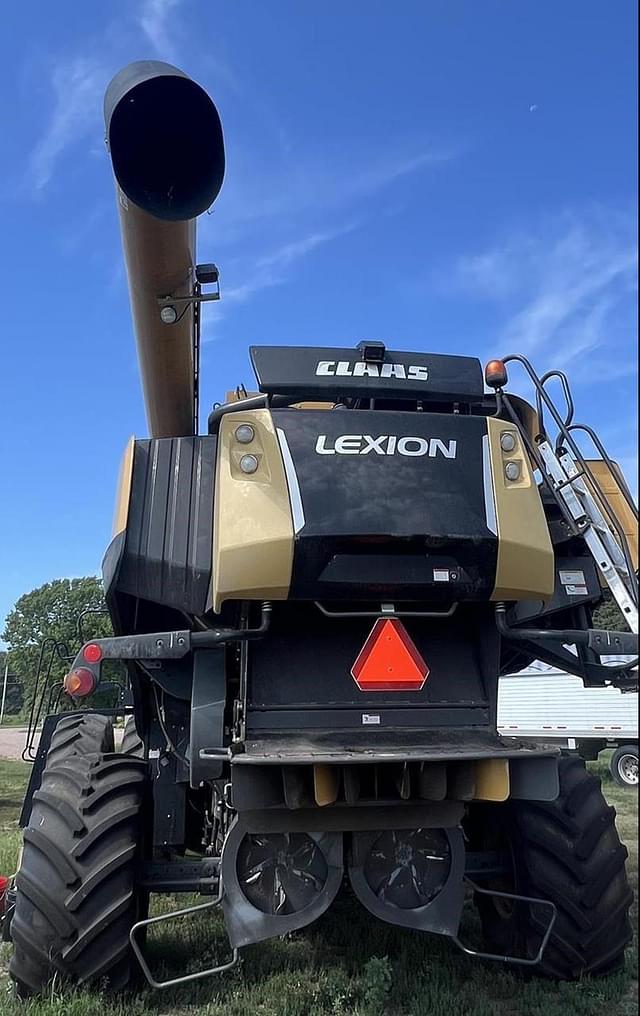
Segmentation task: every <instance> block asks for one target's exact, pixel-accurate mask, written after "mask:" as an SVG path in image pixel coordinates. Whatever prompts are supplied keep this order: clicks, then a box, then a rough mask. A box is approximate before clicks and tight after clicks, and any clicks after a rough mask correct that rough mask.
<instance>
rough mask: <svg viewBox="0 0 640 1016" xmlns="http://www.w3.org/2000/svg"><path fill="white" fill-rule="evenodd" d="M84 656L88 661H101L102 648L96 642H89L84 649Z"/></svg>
mask: <svg viewBox="0 0 640 1016" xmlns="http://www.w3.org/2000/svg"><path fill="white" fill-rule="evenodd" d="M82 657H83V659H84V660H86V662H87V663H99V662H100V660H101V659H102V649H101V648H100V646H99V645H96V643H95V642H89V643H88V644H87V645H86V646H85V647H84V649H83V650H82Z"/></svg>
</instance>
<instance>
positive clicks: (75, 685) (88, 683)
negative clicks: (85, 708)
mask: <svg viewBox="0 0 640 1016" xmlns="http://www.w3.org/2000/svg"><path fill="white" fill-rule="evenodd" d="M96 683H97V682H96V676H95V674H94V673H93V671H92V670H89V668H88V667H76V669H75V670H72V671H71V672H70V673H69V674H67V676H66V677H65V679H64V690H65V691H66V693H67V695H71V696H72V698H83V697H84V696H85V695H90V694H91V692H92V691H93V690H94V688H95V686H96Z"/></svg>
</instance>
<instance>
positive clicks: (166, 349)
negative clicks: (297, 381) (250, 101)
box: [104, 60, 225, 438]
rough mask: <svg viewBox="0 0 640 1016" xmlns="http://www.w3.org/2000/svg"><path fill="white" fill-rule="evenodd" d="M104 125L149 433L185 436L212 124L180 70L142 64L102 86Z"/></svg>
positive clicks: (214, 150) (212, 174)
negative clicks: (197, 255) (200, 231)
mask: <svg viewBox="0 0 640 1016" xmlns="http://www.w3.org/2000/svg"><path fill="white" fill-rule="evenodd" d="M104 119H105V128H106V143H107V147H108V150H109V153H110V155H111V161H112V165H113V172H114V176H115V182H116V193H117V199H118V210H119V213H120V226H121V230H122V245H123V248H124V255H125V263H126V269H127V278H128V283H129V295H130V298H131V311H132V315H133V324H134V329H135V334H136V344H137V348H138V360H139V364H140V373H141V375H142V387H143V391H144V400H145V406H146V411H147V419H148V423H149V429H150V433H151V436H152V437H156V438H159V437H177V436H182V435H189V434H194V433H196V432H197V420H196V406H197V398H196V397H197V390H196V385H197V367H198V365H197V362H196V357H197V342H196V339H197V335H196V328H197V314H198V309H197V305H196V303H192V302H186V299H185V298H188V297H193V296H195V295H197V287H198V280H197V278H196V271H195V269H196V258H195V249H196V247H195V245H196V216H198V215H200V213H201V212H204V211H205V210H206V209H208V208H209V207H210V206H211V205H212V204H213V202H214V201H215V199H216V197H217V195H218V193H219V191H220V188H221V186H222V180H223V177H224V164H225V158H224V142H223V138H222V127H221V124H220V118H219V116H218V112H217V110H216V107H215V105H214V104H213V102H212V100H211V99H210V98H209V96H208V95H207V93H206V92H205V91H204V89H203V88H201V87H200V85H198V84H196V83H195V82H194V81H192V80H191V78H189V77H187V75H186V74H184V73H183V72H182V71H180V70H178V69H177V68H176V67H172V66H171V65H170V64H166V63H160V62H157V61H153V60H142V61H139V62H137V63H132V64H129V65H128V66H127V67H125V68H124V69H123V70H121V71H120V72H119V73H118V74H116V76H115V77H114V78H113V80H112V81H111V83H110V85H109V87H108V88H107V92H106V95H105V100H104ZM163 297H175V302H173V303H172V302H168V303H166V304H164V305H163V304H161V303H160V301H161V299H162V298H163ZM163 308H164V310H163ZM161 312H163V313H164V317H165V320H163V318H162V317H161ZM173 318H175V320H172V319H173Z"/></svg>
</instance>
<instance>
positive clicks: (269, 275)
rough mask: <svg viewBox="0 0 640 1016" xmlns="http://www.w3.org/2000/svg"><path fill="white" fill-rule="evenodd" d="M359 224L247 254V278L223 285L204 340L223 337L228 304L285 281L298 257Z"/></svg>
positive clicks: (244, 300) (244, 269) (205, 326)
mask: <svg viewBox="0 0 640 1016" xmlns="http://www.w3.org/2000/svg"><path fill="white" fill-rule="evenodd" d="M358 225H359V223H357V222H348V223H346V224H344V225H342V226H338V227H336V228H335V229H331V230H324V231H316V232H311V233H308V234H307V235H306V236H303V237H301V238H299V239H297V240H292V241H290V242H289V243H285V244H283V245H282V246H280V247H276V248H275V249H274V250H272V251H269V252H267V253H266V254H262V255H260V256H259V257H257V258H254V259H249V258H247V260H246V262H245V261H243V264H242V275H243V276H244V277H245V278H246V280H247V281H246V282H241V283H239V284H238V285H235V286H233V285H232V286H230V287H229V288H228V289H223V301H224V302H223V305H222V307H220V306H218V305H217V306H216V311H215V314H214V315H212V316H211V317H210V318H207V317H205V318H204V320H203V328H202V338H201V341H202V344H203V345H206V344H207V343H209V342H213V341H215V340H216V339H217V338H218V337H219V334H220V330H219V326H220V322H221V320H222V317H223V315H224V313H225V310H226V308H227V307H228V306H230V305H231V306H232V305H233V304H242V303H247V302H248V301H249V300H251V299H252V298H253V297H254V296H255V295H256V293H259V292H260V291H261V290H264V289H271V288H273V287H274V286H280V285H282V284H283V283H285V282H286V281H287V278H288V274H289V272H290V270H291V269H293V267H294V266H295V264H296V263H297V262H298V261H300V260H301V259H302V258H305V257H306V256H307V255H308V254H311V252H312V251H314V250H317V248H319V247H322V246H323V245H324V244H327V243H331V241H333V240H336V239H337V238H338V237H340V236H345V235H346V234H347V233H352V232H353V231H354V230H355V229H357V228H358Z"/></svg>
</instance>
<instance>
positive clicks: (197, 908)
mask: <svg viewBox="0 0 640 1016" xmlns="http://www.w3.org/2000/svg"><path fill="white" fill-rule="evenodd" d="M218 886H219V887H218V895H217V896H216V898H215V899H214V900H209V901H208V902H207V903H197V904H195V905H194V906H191V907H183V908H182V910H173V911H171V912H170V913H168V914H159V915H158V916H157V917H147V918H146V919H145V920H144V921H138V922H137V923H136V924H134V926H133V927H132V929H131V931H130V932H129V941H130V942H131V948H132V949H133V951H134V953H135V955H136V958H137V960H138V963H139V964H140V967H141V969H142V973H143V974H144V976H145V977H146V979H147V981H148V982H149V984H150V985H151V987H152V988H173V987H175V986H176V985H177V984H187V983H188V982H189V981H200V980H202V978H203V977H211V976H212V975H213V974H224V973H225V972H226V971H227V970H231V969H232V968H233V967H235V966H237V964H238V962H239V960H240V952H239V950H238V949H237V948H234V949H233V950H232V953H231V959H230V960H229V961H228V962H227V963H220V964H219V965H218V966H217V967H208V968H207V969H206V970H198V972H197V973H195V974H185V975H184V976H183V977H172V978H170V979H169V980H166V981H156V979H155V978H154V976H153V974H152V973H151V970H150V969H149V965H148V963H147V961H146V959H145V958H144V953H143V952H142V948H141V946H140V943H139V942H138V941H137V939H136V935H137V934H138V932H140V931H141V930H142V929H143V928H148V927H150V926H151V925H152V924H161V923H163V922H166V921H172V920H174V918H178V917H188V916H190V915H191V914H197V913H202V912H203V911H204V910H213V909H214V908H215V907H218V906H220V904H221V903H222V897H223V895H224V888H223V884H222V878H220V880H219V883H218Z"/></svg>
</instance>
